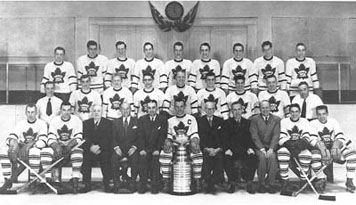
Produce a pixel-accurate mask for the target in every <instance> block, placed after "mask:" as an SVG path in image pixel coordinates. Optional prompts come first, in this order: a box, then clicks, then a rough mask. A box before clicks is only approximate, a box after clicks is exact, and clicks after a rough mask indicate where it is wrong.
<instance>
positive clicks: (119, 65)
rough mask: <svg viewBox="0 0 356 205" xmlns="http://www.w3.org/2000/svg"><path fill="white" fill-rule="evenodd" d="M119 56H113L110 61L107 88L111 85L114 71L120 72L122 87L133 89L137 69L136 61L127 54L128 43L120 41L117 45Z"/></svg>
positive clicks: (106, 81)
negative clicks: (133, 79)
mask: <svg viewBox="0 0 356 205" xmlns="http://www.w3.org/2000/svg"><path fill="white" fill-rule="evenodd" d="M115 47H116V53H117V58H113V59H111V60H109V62H108V70H107V71H106V75H105V82H104V84H105V88H108V87H110V86H112V85H111V81H112V76H113V74H114V73H119V74H120V75H121V77H122V83H121V85H122V87H126V88H130V89H131V80H132V75H133V73H134V69H135V64H136V63H135V61H134V60H133V59H132V58H128V57H127V56H126V43H125V42H123V41H118V42H117V43H116V45H115Z"/></svg>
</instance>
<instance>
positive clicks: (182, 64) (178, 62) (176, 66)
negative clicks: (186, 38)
mask: <svg viewBox="0 0 356 205" xmlns="http://www.w3.org/2000/svg"><path fill="white" fill-rule="evenodd" d="M183 48H184V47H183V43H182V42H175V43H174V45H173V51H174V58H173V59H172V60H169V61H167V62H166V63H165V70H166V71H167V72H168V87H170V86H172V85H175V84H176V81H177V79H176V77H177V72H178V71H180V70H183V71H185V74H186V82H185V83H186V84H188V76H189V73H190V70H191V67H192V61H190V60H187V59H184V58H183Z"/></svg>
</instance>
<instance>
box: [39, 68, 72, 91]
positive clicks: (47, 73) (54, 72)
mask: <svg viewBox="0 0 356 205" xmlns="http://www.w3.org/2000/svg"><path fill="white" fill-rule="evenodd" d="M48 81H51V82H54V83H55V92H56V93H70V92H72V91H74V90H76V89H77V76H76V74H75V70H74V67H73V65H72V64H71V63H70V62H67V61H64V62H63V63H62V64H56V63H55V62H50V63H47V64H46V66H45V68H44V74H43V77H42V82H41V93H45V88H44V85H45V83H46V82H48Z"/></svg>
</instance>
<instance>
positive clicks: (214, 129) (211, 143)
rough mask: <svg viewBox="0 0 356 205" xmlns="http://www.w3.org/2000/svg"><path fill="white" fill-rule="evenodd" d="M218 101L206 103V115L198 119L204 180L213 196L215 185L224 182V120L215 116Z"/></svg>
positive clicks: (211, 100) (213, 100) (210, 100)
mask: <svg viewBox="0 0 356 205" xmlns="http://www.w3.org/2000/svg"><path fill="white" fill-rule="evenodd" d="M216 101H217V99H216ZM216 101H215V99H209V100H207V101H206V102H205V103H204V104H205V112H206V115H204V116H202V117H200V118H198V132H199V136H200V147H201V150H202V151H203V170H202V172H203V179H204V181H205V183H206V184H207V190H206V192H208V193H212V194H214V193H215V192H216V189H215V186H214V185H215V184H218V183H222V182H223V180H224V171H223V153H222V150H223V149H222V139H221V137H222V135H223V133H222V127H223V124H224V120H223V119H222V118H220V117H217V116H214V112H215V110H216Z"/></svg>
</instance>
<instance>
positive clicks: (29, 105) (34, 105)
mask: <svg viewBox="0 0 356 205" xmlns="http://www.w3.org/2000/svg"><path fill="white" fill-rule="evenodd" d="M31 107H34V108H35V110H36V111H37V106H36V104H35V103H28V104H27V105H26V109H25V110H27V108H31Z"/></svg>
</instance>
